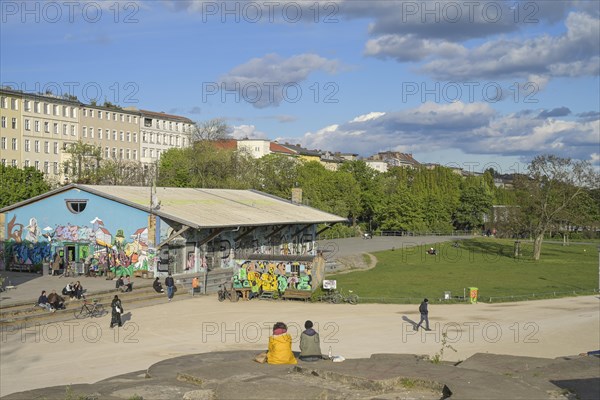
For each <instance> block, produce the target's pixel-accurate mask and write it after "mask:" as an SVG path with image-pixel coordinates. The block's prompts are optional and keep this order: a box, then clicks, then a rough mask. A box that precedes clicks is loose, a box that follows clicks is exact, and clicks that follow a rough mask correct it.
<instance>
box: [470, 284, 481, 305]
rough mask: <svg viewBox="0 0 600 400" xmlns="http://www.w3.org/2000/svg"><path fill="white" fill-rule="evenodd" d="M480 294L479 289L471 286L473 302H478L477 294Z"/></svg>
mask: <svg viewBox="0 0 600 400" xmlns="http://www.w3.org/2000/svg"><path fill="white" fill-rule="evenodd" d="M478 294H479V289H477V288H476V287H470V288H469V298H470V299H471V304H475V303H477V295H478Z"/></svg>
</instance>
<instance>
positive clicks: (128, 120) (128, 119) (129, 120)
mask: <svg viewBox="0 0 600 400" xmlns="http://www.w3.org/2000/svg"><path fill="white" fill-rule="evenodd" d="M127 122H128V123H131V115H128V116H127Z"/></svg>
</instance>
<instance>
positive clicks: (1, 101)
mask: <svg viewBox="0 0 600 400" xmlns="http://www.w3.org/2000/svg"><path fill="white" fill-rule="evenodd" d="M6 104H7V103H6V97H4V96H1V97H0V107H2V108H6Z"/></svg>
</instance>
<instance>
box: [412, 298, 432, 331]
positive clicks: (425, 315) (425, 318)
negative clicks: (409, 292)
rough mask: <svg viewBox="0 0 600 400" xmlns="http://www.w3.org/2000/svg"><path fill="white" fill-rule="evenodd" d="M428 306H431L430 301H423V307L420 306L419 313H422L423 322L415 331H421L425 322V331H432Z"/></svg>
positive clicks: (421, 321)
mask: <svg viewBox="0 0 600 400" xmlns="http://www.w3.org/2000/svg"><path fill="white" fill-rule="evenodd" d="M428 304H429V300H427V299H423V301H422V302H421V305H420V306H419V312H420V313H421V320H420V321H419V323H418V324H417V326H415V331H418V330H419V327H421V324H422V323H423V321H425V330H426V331H428V330H430V329H429V310H428V309H427V305H428Z"/></svg>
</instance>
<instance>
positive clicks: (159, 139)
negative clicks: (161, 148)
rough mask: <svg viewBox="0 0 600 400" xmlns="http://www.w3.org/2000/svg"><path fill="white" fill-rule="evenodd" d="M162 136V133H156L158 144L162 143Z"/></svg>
mask: <svg viewBox="0 0 600 400" xmlns="http://www.w3.org/2000/svg"><path fill="white" fill-rule="evenodd" d="M161 137H162V135H161V134H160V133H157V134H156V143H157V144H161ZM165 144H166V143H165Z"/></svg>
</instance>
